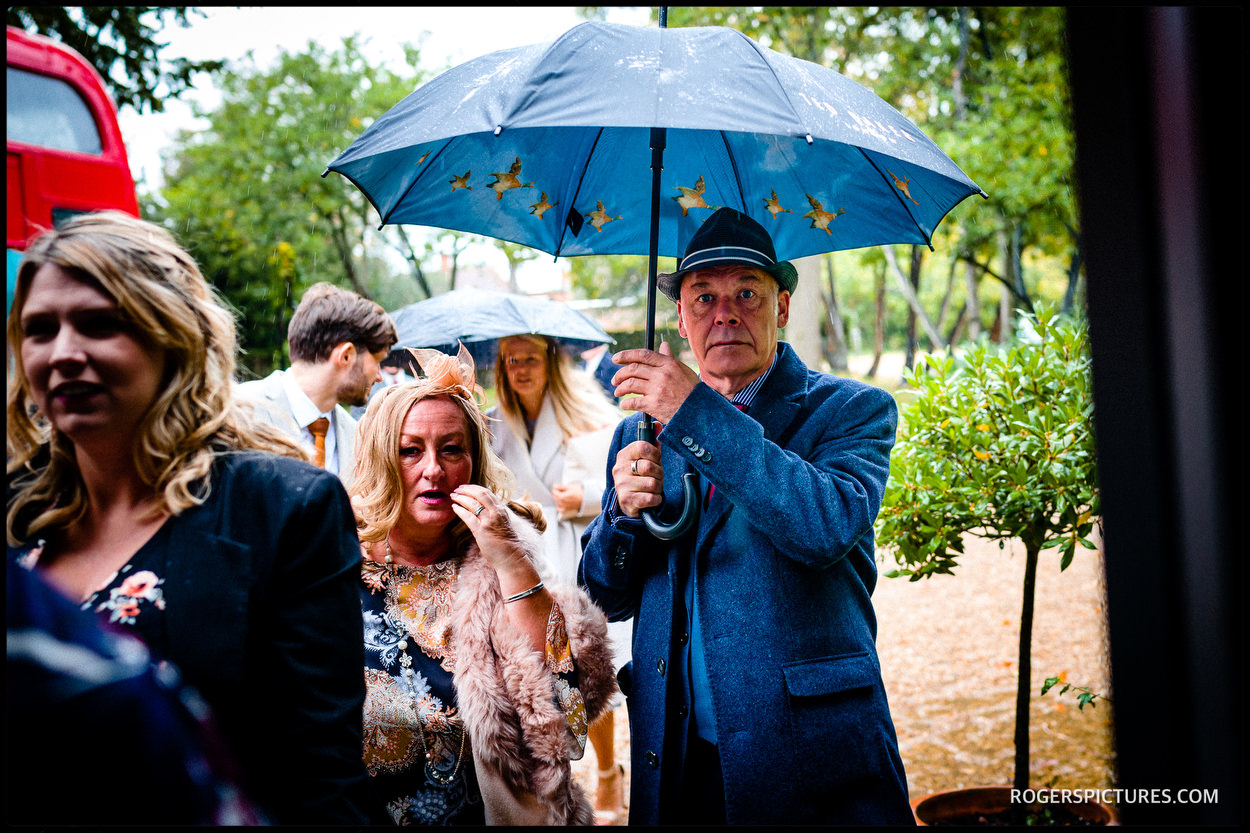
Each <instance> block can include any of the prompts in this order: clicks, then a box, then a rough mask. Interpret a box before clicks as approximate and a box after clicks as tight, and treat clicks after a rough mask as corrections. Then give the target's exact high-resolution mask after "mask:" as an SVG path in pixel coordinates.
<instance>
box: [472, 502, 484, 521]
mask: <svg viewBox="0 0 1250 833" xmlns="http://www.w3.org/2000/svg"><path fill="white" fill-rule="evenodd" d="M485 508H486V504H485V503H483V504H482V505H480V506H478V508H477V509H476V510H475V511H474V512H473V517H475V518H476V517H477V516H478V515H480V514H482V510H483V509H485Z"/></svg>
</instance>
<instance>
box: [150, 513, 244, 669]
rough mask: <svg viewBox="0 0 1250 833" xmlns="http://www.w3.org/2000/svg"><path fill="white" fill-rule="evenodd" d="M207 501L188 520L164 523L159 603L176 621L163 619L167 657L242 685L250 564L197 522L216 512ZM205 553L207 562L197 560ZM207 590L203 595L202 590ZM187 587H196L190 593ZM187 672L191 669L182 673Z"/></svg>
mask: <svg viewBox="0 0 1250 833" xmlns="http://www.w3.org/2000/svg"><path fill="white" fill-rule="evenodd" d="M212 504H213V501H212V499H211V498H210V500H209V503H208V504H205V506H204V507H201V508H200V510H199V511H195V510H193V512H192V513H190V514H191V515H192V517H193V518H194V520H190V519H187V518H181V517H174V518H170V519H169V521H168V523H171V524H173V526H172V527H171V528H170V538H169V545H168V547H167V548H166V561H165V565H164V567H165V571H166V572H165V573H164V577H165V586H164V591H165V598H166V602H167V604H168V606H169V607H170V608H171V609H176V610H177V611H178V615H177V616H168V617H166V618H165V621H166V628H167V638H168V640H169V646H170V653H171V654H173V655H175V656H183V657H186V658H187V659H186V660H184V662H186V663H189V664H192V665H195V666H200V667H202V668H203V669H205V671H207V672H208V673H207V674H206V676H210V677H211V676H215V675H217V676H225V677H228V678H233V679H238V680H242V674H243V661H244V657H243V646H244V645H245V644H246V640H245V639H243V638H242V634H243V632H244V630H245V629H246V628H247V621H248V609H247V603H248V588H249V587H251V586H252V584H253V581H252V578H251V576H252V572H253V564H252V561H253V559H252V557H251V553H250V552H249V550H248V548H247V547H246V546H244V545H242V544H240V543H237V542H235V541H232V540H229V539H227V538H222V537H220V536H218V535H215V534H213V533H212V532H210V531H209V529H208V528H207V527H206V526H204V525H203V524H202V523H201V521H204V520H207V519H209V518H210V517H211V516H213V515H215V514H216V513H215V512H213V511H211V510H212V508H213V506H212ZM204 554H211V555H212V560H211V562H206V561H205V560H204V559H203V558H202V557H200V556H203V555H204ZM205 584H208V585H209V586H211V587H212V588H213V590H212V592H205V591H204V585H205ZM192 587H196V588H199V589H198V590H195V591H192V589H191V588H192ZM184 670H187V671H189V672H190V671H192V669H189V668H188V669H184Z"/></svg>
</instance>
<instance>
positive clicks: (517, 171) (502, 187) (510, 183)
mask: <svg viewBox="0 0 1250 833" xmlns="http://www.w3.org/2000/svg"><path fill="white" fill-rule="evenodd" d="M491 176H493V177H494V178H495V181H494V182H488V183H487V184H486V187H487V188H489V189H491V190H492V191H494V192H495V199H496V200H502V199H503V192H504V191H509V190H511V189H513V188H533V187H534V183H533V182H522V181H521V157H519V156H518V157H517V158H516V161H514V162H513V163H512V167H510V168H509V169H508V170H507V171H496V172H495V173H492V174H491Z"/></svg>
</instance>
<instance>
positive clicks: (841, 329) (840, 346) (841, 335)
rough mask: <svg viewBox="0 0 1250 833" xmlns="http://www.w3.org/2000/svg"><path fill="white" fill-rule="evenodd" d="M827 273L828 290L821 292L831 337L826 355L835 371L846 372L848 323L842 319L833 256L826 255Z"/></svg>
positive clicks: (827, 343) (827, 344)
mask: <svg viewBox="0 0 1250 833" xmlns="http://www.w3.org/2000/svg"><path fill="white" fill-rule="evenodd" d="M824 261H825V274H826V275H828V276H829V283H828V285H827V291H824V292H821V297H822V299H823V300H824V302H825V313H826V315H827V316H828V319H829V320H828V323H829V339H828V341H827V342H826V345H825V357H826V358H827V359H828V360H829V367H830V369H832V370H833V372H834V373H845V372H846V371H847V368H848V367H849V366H850V363H849V361H848V360H847V352H848V351H847V345H846V324H845V323H844V322H843V320H842V312H841V311H840V310H839V309H838V290H837V283H836V281H835V280H834V272H833V256H832V255H826V256H825V258H824Z"/></svg>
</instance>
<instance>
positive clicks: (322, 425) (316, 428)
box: [308, 417, 330, 469]
mask: <svg viewBox="0 0 1250 833" xmlns="http://www.w3.org/2000/svg"><path fill="white" fill-rule="evenodd" d="M308 430H309V431H312V435H313V464H314V465H317V466H320V467H321V468H323V469H324V468H325V467H326V432H327V431H329V430H330V420H328V419H326V418H325V417H317V418H316V419H314V420H313V421H312V422H310V423H309V424H308Z"/></svg>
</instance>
